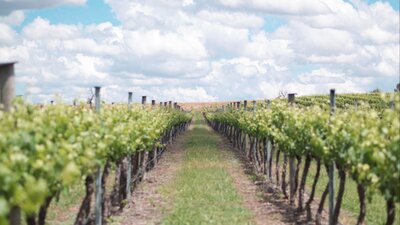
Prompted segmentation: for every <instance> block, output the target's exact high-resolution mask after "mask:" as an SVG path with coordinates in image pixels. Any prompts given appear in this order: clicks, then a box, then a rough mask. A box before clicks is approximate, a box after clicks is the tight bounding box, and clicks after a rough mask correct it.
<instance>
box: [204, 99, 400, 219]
mask: <svg viewBox="0 0 400 225" xmlns="http://www.w3.org/2000/svg"><path fill="white" fill-rule="evenodd" d="M335 97H336V96H334V93H333V95H332V94H331V100H330V101H329V96H315V97H301V98H297V99H296V100H295V98H294V95H289V101H288V102H289V103H285V102H284V100H282V99H278V100H274V101H272V102H266V103H260V102H258V103H257V102H256V101H253V107H252V108H249V107H247V102H244V104H243V105H241V103H240V102H235V103H231V104H229V105H228V106H227V107H223V108H218V109H215V108H214V109H209V110H207V111H206V112H205V113H204V115H205V117H206V119H207V121H208V123H209V124H210V125H211V126H212V127H213V128H214V129H215V130H216V131H218V132H219V133H221V134H223V135H225V136H226V137H228V138H229V139H230V140H231V142H232V143H233V145H234V146H235V147H237V148H239V149H240V150H242V151H243V152H245V154H246V156H247V159H248V160H249V161H251V162H252V163H253V165H254V167H255V170H256V171H257V172H258V173H260V174H264V175H265V177H266V179H267V181H268V182H271V183H273V184H275V186H276V187H278V189H280V191H281V192H282V193H283V195H284V197H285V198H287V199H289V202H290V204H291V205H293V206H294V205H296V206H297V209H298V211H300V212H302V211H306V212H307V215H308V217H309V219H311V218H312V217H315V220H316V224H321V213H322V212H323V209H324V206H325V201H326V199H327V197H328V195H329V198H330V199H329V211H330V212H329V216H330V217H329V220H330V221H329V223H330V224H337V223H338V218H339V215H340V212H341V206H342V201H343V194H344V192H345V188H346V182H349V181H347V178H350V179H351V180H353V181H354V182H355V183H356V184H357V193H358V201H359V215H358V219H357V224H364V223H365V217H366V215H367V214H368V212H367V211H366V204H367V200H368V199H371V197H372V196H373V195H374V194H376V193H377V194H379V195H381V196H383V198H384V199H385V201H386V208H387V210H386V211H387V218H386V224H388V225H389V224H394V223H395V212H396V209H395V207H396V204H397V203H399V202H400V188H399V187H400V172H399V171H400V158H399V157H400V134H399V131H400V121H399V118H400V96H399V95H398V94H397V95H392V96H388V95H386V96H383V97H382V96H380V95H376V94H372V95H343V96H340V95H339V96H338V98H336V99H335ZM329 103H330V104H329ZM329 105H330V107H329ZM335 105H336V106H337V107H335ZM282 157H283V160H282V159H281V158H282ZM288 164H289V165H288ZM312 164H316V167H317V168H316V173H315V174H314V176H313V177H310V176H309V174H308V173H309V170H310V166H311V165H312ZM288 166H289V174H288V171H287V167H288ZM301 168H302V171H300V170H301ZM324 170H326V174H324V173H323V171H324ZM335 170H337V176H338V182H339V185H338V190H337V193H336V199H333V198H334V195H335V192H334V190H333V187H334V180H335V179H334V171H335ZM323 176H328V177H329V182H328V184H326V186H325V188H324V191H323V193H322V196H321V198H320V202H319V204H318V205H319V206H318V209H317V210H316V212H315V215H313V212H312V211H311V204H312V203H313V201H315V193H316V187H317V184H318V182H319V180H320V178H321V177H323ZM288 178H289V180H288ZM307 179H312V180H313V181H312V188H311V193H309V194H308V195H305V186H306V183H307ZM288 189H289V190H288ZM306 196H307V198H306Z"/></svg>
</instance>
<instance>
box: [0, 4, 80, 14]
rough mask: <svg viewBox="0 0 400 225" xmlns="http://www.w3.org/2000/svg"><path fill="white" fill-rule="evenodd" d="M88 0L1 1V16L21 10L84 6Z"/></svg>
mask: <svg viewBox="0 0 400 225" xmlns="http://www.w3.org/2000/svg"><path fill="white" fill-rule="evenodd" d="M85 3H86V0H34V1H32V0H11V1H10V0H0V15H7V14H9V13H10V12H12V11H15V10H21V9H41V8H47V7H54V6H59V5H64V4H67V5H83V4H85Z"/></svg>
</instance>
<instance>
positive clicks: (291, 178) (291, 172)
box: [288, 93, 296, 205]
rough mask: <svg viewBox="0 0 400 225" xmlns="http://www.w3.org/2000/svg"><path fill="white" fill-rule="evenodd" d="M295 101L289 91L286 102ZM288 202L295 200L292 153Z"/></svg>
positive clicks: (291, 103)
mask: <svg viewBox="0 0 400 225" xmlns="http://www.w3.org/2000/svg"><path fill="white" fill-rule="evenodd" d="M294 101H295V94H294V93H291V94H289V95H288V102H289V104H290V106H293V103H294ZM289 188H290V192H289V202H290V204H291V205H293V204H294V201H295V198H296V196H295V166H294V157H293V156H292V155H290V156H289Z"/></svg>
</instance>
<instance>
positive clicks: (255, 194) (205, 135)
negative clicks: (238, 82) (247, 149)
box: [112, 119, 285, 225]
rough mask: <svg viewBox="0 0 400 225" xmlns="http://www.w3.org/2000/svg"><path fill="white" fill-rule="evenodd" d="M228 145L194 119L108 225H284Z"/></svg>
mask: <svg viewBox="0 0 400 225" xmlns="http://www.w3.org/2000/svg"><path fill="white" fill-rule="evenodd" d="M261 196H262V195H261V194H260V192H259V191H258V188H257V186H256V185H255V184H254V182H253V181H252V180H251V179H250V177H249V176H248V175H246V174H245V173H244V168H243V166H242V164H241V162H240V160H239V159H237V157H236V156H235V155H234V153H233V152H232V151H230V150H229V145H227V143H226V142H225V141H224V140H223V139H222V138H221V137H220V136H219V135H217V134H216V133H215V132H213V131H212V130H211V129H210V128H209V127H208V126H207V125H206V124H205V121H204V120H203V119H197V120H195V121H194V122H193V125H192V126H191V128H190V129H189V131H187V132H186V133H185V134H184V135H182V136H180V137H178V139H177V141H176V142H175V144H173V145H172V146H170V147H169V148H168V150H167V152H166V153H165V154H164V156H163V158H162V159H161V161H160V163H159V164H158V165H157V167H156V168H155V169H153V170H152V171H150V172H149V173H148V174H147V175H146V177H145V180H144V182H143V183H142V184H141V185H140V186H139V188H137V190H136V191H135V192H134V193H133V197H132V200H131V202H130V203H129V206H128V207H126V209H125V210H124V212H123V213H122V214H121V215H120V216H118V217H116V218H113V220H114V222H113V223H112V224H121V225H128V224H171V225H172V224H174V225H177V224H285V223H284V222H282V221H285V219H284V218H282V216H281V215H282V212H279V210H278V209H275V208H274V206H273V205H271V204H268V203H267V202H265V200H263V199H262V197H261Z"/></svg>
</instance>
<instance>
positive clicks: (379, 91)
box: [371, 88, 381, 93]
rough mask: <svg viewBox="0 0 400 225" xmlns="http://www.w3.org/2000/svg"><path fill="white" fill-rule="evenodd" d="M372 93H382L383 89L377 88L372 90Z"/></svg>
mask: <svg viewBox="0 0 400 225" xmlns="http://www.w3.org/2000/svg"><path fill="white" fill-rule="evenodd" d="M371 93H381V90H379V88H375V89H374V90H372V91H371Z"/></svg>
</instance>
